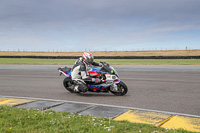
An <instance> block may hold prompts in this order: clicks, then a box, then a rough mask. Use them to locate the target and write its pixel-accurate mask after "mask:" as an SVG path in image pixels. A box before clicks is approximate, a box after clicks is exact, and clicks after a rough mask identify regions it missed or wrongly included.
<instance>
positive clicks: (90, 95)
mask: <svg viewBox="0 0 200 133" xmlns="http://www.w3.org/2000/svg"><path fill="white" fill-rule="evenodd" d="M76 95H78V96H83V97H125V96H128V95H125V96H115V95H114V94H112V93H92V92H86V93H76Z"/></svg>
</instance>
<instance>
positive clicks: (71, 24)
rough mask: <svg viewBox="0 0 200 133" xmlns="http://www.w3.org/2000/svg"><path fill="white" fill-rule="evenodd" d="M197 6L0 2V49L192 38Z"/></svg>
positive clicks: (192, 2)
mask: <svg viewBox="0 0 200 133" xmlns="http://www.w3.org/2000/svg"><path fill="white" fill-rule="evenodd" d="M199 6H200V1H199V0H176V1H174V0H168V1H160V0H148V1H146V0H140V1H136V0H123V1H121V0H109V1H108V0H84V1H81V0H78V1H72V0H42V1H41V0H29V1H27V0H17V2H16V0H1V1H0V35H1V36H0V46H1V47H2V48H5V49H7V48H13V47H20V48H25V47H26V48H27V49H34V48H35V49H41V48H42V49H45V48H47V47H48V48H50V49H56V48H57V46H58V45H59V46H61V48H65V49H67V48H70V49H76V48H77V47H78V48H80V49H83V50H84V49H85V48H88V49H89V48H91V47H93V48H94V49H97V48H102V49H105V47H106V46H108V45H109V47H110V48H111V47H115V48H116V49H117V48H118V49H120V48H121V46H122V45H124V47H127V48H131V47H139V44H145V46H143V47H151V46H149V45H147V43H148V42H151V43H153V42H155V43H159V42H160V41H161V42H162V41H163V40H165V41H168V40H170V43H173V40H175V41H176V40H179V39H182V38H188V40H193V39H194V38H196V37H199V33H200V32H199V30H200V8H199ZM193 31H195V32H194V34H193ZM181 32H184V33H185V34H184V35H182V34H181ZM187 32H190V34H187ZM179 33H180V34H179ZM161 45H162V44H161ZM194 46H195V47H196V45H194ZM180 47H181V46H180ZM59 49H60V48H59Z"/></svg>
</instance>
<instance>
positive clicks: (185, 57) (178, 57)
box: [0, 56, 200, 59]
mask: <svg viewBox="0 0 200 133" xmlns="http://www.w3.org/2000/svg"><path fill="white" fill-rule="evenodd" d="M79 57H80V56H0V58H35V59H77V58H79ZM95 59H200V56H95Z"/></svg>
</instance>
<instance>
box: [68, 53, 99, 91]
mask: <svg viewBox="0 0 200 133" xmlns="http://www.w3.org/2000/svg"><path fill="white" fill-rule="evenodd" d="M93 60H94V57H93V55H92V54H91V53H90V52H84V54H83V56H82V57H80V58H79V59H77V60H76V62H75V64H74V66H73V67H72V72H71V76H72V80H73V82H74V83H75V86H74V91H76V92H86V91H87V90H88V87H87V85H86V83H88V82H89V83H101V80H100V79H99V78H91V77H89V73H88V69H89V68H90V65H93V66H101V64H99V63H97V62H94V61H93Z"/></svg>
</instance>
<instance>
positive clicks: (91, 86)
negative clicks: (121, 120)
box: [58, 62, 128, 96]
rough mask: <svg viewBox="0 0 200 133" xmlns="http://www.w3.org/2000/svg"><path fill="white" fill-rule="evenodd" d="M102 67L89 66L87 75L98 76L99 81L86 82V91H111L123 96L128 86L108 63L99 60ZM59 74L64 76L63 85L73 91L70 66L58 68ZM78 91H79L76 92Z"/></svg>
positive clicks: (73, 84) (73, 83)
mask: <svg viewBox="0 0 200 133" xmlns="http://www.w3.org/2000/svg"><path fill="white" fill-rule="evenodd" d="M101 64H102V67H90V68H89V70H88V73H89V76H90V77H92V78H99V79H101V80H102V82H101V83H98V84H96V83H87V82H85V83H86V85H87V87H88V91H90V92H111V93H113V94H114V95H117V96H123V95H125V94H126V93H127V91H128V87H127V86H126V84H125V83H124V82H123V81H121V80H120V79H119V75H118V73H117V71H116V70H115V69H114V68H113V67H112V66H111V65H109V64H107V63H105V62H101ZM58 71H59V72H60V75H62V74H63V75H64V76H66V78H65V79H64V80H63V85H64V87H65V88H66V89H67V90H68V91H69V92H72V93H74V92H75V91H74V87H75V82H74V81H72V79H71V72H72V68H71V67H60V68H58ZM78 93H79V92H78Z"/></svg>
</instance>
